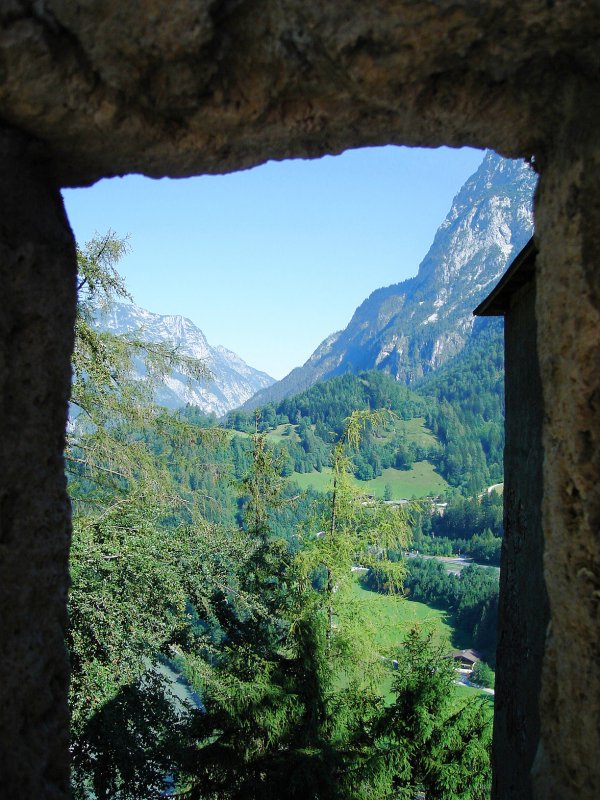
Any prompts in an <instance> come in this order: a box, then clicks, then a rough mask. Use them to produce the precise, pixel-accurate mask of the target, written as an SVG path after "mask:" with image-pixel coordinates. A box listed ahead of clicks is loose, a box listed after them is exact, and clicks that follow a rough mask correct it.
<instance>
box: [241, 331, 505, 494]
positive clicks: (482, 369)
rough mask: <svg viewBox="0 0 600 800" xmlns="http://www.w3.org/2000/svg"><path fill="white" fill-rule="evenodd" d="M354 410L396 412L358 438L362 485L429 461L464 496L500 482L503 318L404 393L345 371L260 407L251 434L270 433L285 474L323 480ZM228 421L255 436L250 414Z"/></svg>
mask: <svg viewBox="0 0 600 800" xmlns="http://www.w3.org/2000/svg"><path fill="white" fill-rule="evenodd" d="M356 409H371V410H375V409H388V410H390V411H392V412H393V415H394V416H393V419H391V420H390V421H388V424H387V426H386V427H385V428H380V429H374V428H369V429H368V430H366V431H365V433H364V435H363V437H362V440H361V443H360V445H359V447H358V448H357V451H356V452H355V453H354V454H353V456H352V465H353V466H352V471H353V474H354V475H355V477H356V478H357V479H358V480H359V481H363V482H366V481H371V480H373V479H377V478H380V477H382V476H383V475H384V473H385V475H386V477H387V478H388V479H389V478H390V475H392V473H390V472H387V471H388V470H396V471H405V472H407V471H410V470H411V469H413V468H414V465H415V464H422V463H424V462H427V463H429V464H431V465H432V466H433V467H434V468H435V471H436V472H437V473H438V474H439V475H440V476H441V477H442V478H443V479H444V481H446V482H447V484H449V485H450V486H454V487H457V488H460V489H461V490H462V491H464V492H465V493H466V494H470V495H472V494H474V493H476V492H479V491H482V490H483V489H484V488H485V487H487V486H489V485H491V484H494V483H499V482H501V481H502V479H503V478H502V452H503V447H504V354H503V334H502V323H501V321H500V320H478V321H477V323H476V325H475V328H474V333H473V336H472V337H471V339H470V340H469V342H468V344H467V346H466V347H465V349H464V350H463V351H462V352H461V353H460V354H459V355H458V356H457V357H456V358H454V359H453V360H451V361H450V362H449V363H448V364H447V365H445V366H444V367H442V368H441V369H439V370H438V371H436V372H435V373H431V374H430V375H428V376H427V377H426V378H424V379H423V380H421V381H420V382H419V383H417V384H415V385H414V386H413V387H411V388H408V387H406V386H404V385H403V384H401V383H399V382H398V381H395V380H394V379H393V378H392V377H391V376H389V375H387V374H385V373H382V372H378V371H375V370H371V371H369V372H363V373H359V374H358V375H354V374H350V373H348V374H346V375H343V376H339V377H335V378H331V379H329V380H327V381H322V382H319V383H316V384H315V385H314V386H312V387H311V388H310V389H307V390H306V391H304V392H301V393H300V394H297V395H294V396H292V397H288V398H285V399H283V400H281V401H280V402H279V403H270V404H267V405H266V406H262V407H261V408H259V409H258V410H257V411H258V414H259V417H258V428H259V430H261V431H266V432H269V433H270V436H271V440H272V442H273V444H276V445H277V446H278V447H279V448H280V449H281V452H282V454H283V458H284V462H285V465H286V467H285V468H286V469H287V470H288V472H289V473H290V474H292V473H300V474H303V473H310V472H313V471H316V472H319V473H321V472H322V471H323V469H324V468H326V467H327V466H329V461H330V455H329V453H330V450H331V444H332V442H334V441H335V440H336V437H338V436H339V435H340V434H341V432H342V429H343V424H344V419H345V418H346V417H347V416H348V415H349V414H350V413H351V412H352V411H353V410H356ZM225 424H226V426H227V427H229V428H232V429H234V430H237V431H240V432H246V433H247V432H250V431H252V430H253V429H254V426H255V414H254V413H253V412H247V411H244V410H242V409H240V410H237V411H234V412H231V413H230V414H229V415H228V416H227V418H226V422H225ZM292 477H293V476H292ZM392 484H393V481H392ZM392 484H390V485H392ZM365 491H368V489H367V488H365ZM427 493H428V492H425V494H427ZM429 494H439V490H438V491H432V492H429ZM408 496H409V497H410V496H411V495H410V494H409V495H408ZM388 499H392V498H391V497H390V498H388ZM394 499H400V498H399V497H394Z"/></svg>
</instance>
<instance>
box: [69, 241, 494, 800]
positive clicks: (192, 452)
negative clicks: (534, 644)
mask: <svg viewBox="0 0 600 800" xmlns="http://www.w3.org/2000/svg"><path fill="white" fill-rule="evenodd" d="M122 247H123V245H122V242H120V241H119V240H117V239H111V238H110V237H109V238H107V239H105V240H102V241H99V240H93V241H92V242H90V243H89V245H88V247H87V248H86V249H85V250H80V251H79V253H78V260H79V267H80V281H79V286H80V303H79V310H78V319H77V329H76V346H75V355H74V364H73V367H74V383H73V394H72V403H73V407H74V413H73V415H72V423H71V426H70V430H69V436H68V443H67V449H66V463H67V473H68V479H69V492H70V495H71V499H72V503H73V511H74V514H73V548H72V560H71V576H72V587H71V592H70V599H69V614H70V628H69V633H68V638H67V646H68V650H69V655H70V660H71V670H72V682H71V696H70V703H71V714H72V760H73V771H72V790H73V795H74V797H75V798H76V799H77V800H92V798H98V800H100V798H102V800H106V799H108V798H110V799H111V800H112V799H113V798H114V800H147V798H149V797H154V796H157V797H158V796H165V795H172V794H176V795H178V796H181V797H182V798H188V799H189V800H195V799H196V798H197V800H209V799H212V800H220V799H223V800H234V799H235V800H238V799H239V800H241V799H242V798H244V800H246V798H249V799H250V800H253V799H254V800H268V799H269V798H273V797H282V796H286V797H289V798H290V800H294V799H295V798H298V800H301V799H302V800H304V798H306V797H312V798H315V800H361V798H362V799H363V800H367V799H368V800H387V798H389V797H391V796H395V795H399V796H406V797H413V796H416V795H418V794H425V795H427V796H431V797H436V796H438V797H441V798H445V800H483V798H485V797H486V796H487V794H488V792H489V780H490V765H489V748H490V737H491V721H490V716H489V709H488V707H487V704H486V703H484V702H481V701H478V700H472V701H470V702H465V699H464V698H461V696H460V695H458V694H457V693H456V692H455V689H454V680H455V673H454V669H453V666H452V664H451V662H450V661H448V659H446V658H444V655H445V653H446V651H445V650H444V649H443V648H442V649H441V648H440V646H436V645H435V644H434V642H433V639H432V637H431V636H430V635H428V634H427V633H426V632H422V631H418V630H416V629H415V630H412V631H410V632H408V633H407V634H406V635H404V636H399V635H398V633H397V632H396V634H395V636H394V635H393V636H392V637H391V638H389V639H388V640H387V644H386V645H385V647H382V645H381V640H380V639H377V638H376V636H375V633H376V631H375V629H374V626H373V625H372V624H371V621H370V619H369V614H368V611H366V609H365V605H364V604H361V603H357V601H356V591H355V588H356V582H355V578H354V572H353V569H352V568H353V566H354V564H355V562H356V560H357V559H358V560H359V561H360V562H361V563H362V564H364V565H366V566H367V567H375V566H377V567H379V568H385V569H386V570H387V574H388V584H389V585H390V587H392V588H395V589H400V588H401V587H402V584H403V581H404V579H405V577H406V566H405V564H404V563H403V561H402V560H400V561H398V560H396V556H394V554H398V553H402V552H405V551H406V549H407V548H408V547H409V545H410V540H411V526H412V524H413V522H414V520H415V519H416V517H415V516H414V515H415V514H416V513H417V511H418V508H420V506H415V509H411V508H408V507H405V506H404V505H400V504H386V503H382V502H377V501H376V500H369V501H368V502H365V499H364V495H363V494H360V493H357V492H356V491H355V489H354V488H353V476H352V473H353V472H356V471H357V470H358V469H361V468H362V467H363V465H368V466H370V463H371V462H370V461H369V459H370V458H373V459H374V458H375V456H377V457H379V458H380V457H381V455H380V453H381V454H386V453H387V454H388V455H389V457H390V458H392V457H397V453H396V451H395V447H396V444H398V446H400V445H402V444H403V443H404V444H405V445H406V446H405V450H406V451H407V453H408V455H409V457H410V455H411V454H412V453H413V450H416V448H418V446H422V448H423V451H424V452H425V451H427V453H429V450H427V448H428V447H430V445H431V442H432V441H433V442H434V444H435V440H434V439H433V436H432V434H431V433H427V432H423V431H421V433H420V434H419V436H421V437H422V440H423V442H424V443H423V444H422V445H419V444H418V441H417V440H418V438H419V437H418V436H417V435H416V434H415V433H414V431H412V432H410V431H409V427H410V423H411V422H412V421H413V420H414V419H421V418H420V417H414V416H413V415H414V414H415V413H421V412H423V413H424V412H425V408H424V407H423V406H422V403H423V402H425V401H424V400H423V398H419V397H418V396H416V395H413V393H411V392H409V391H408V390H406V389H402V388H401V387H399V386H398V385H397V384H396V383H394V381H391V380H390V379H389V378H385V376H380V375H375V376H371V375H370V374H366V375H364V376H362V377H359V378H353V379H352V380H351V381H347V382H344V380H343V379H341V383H340V385H339V386H334V390H335V391H336V393H337V390H338V389H342V388H343V391H341V396H342V397H343V398H344V402H343V403H342V405H341V406H339V407H336V408H335V409H334V410H333V411H332V412H326V410H325V407H326V405H327V402H328V400H329V399H331V396H330V395H329V394H328V392H329V391H330V389H331V387H329V388H325V389H324V390H323V391H322V392H321V393H320V394H319V392H320V391H321V390H317V391H315V393H314V394H313V395H311V396H310V397H305V398H301V399H300V401H299V402H298V403H297V404H293V405H290V406H288V407H287V410H288V412H289V413H290V414H292V416H293V417H294V419H293V420H289V417H288V414H287V412H285V413H284V411H283V410H281V409H279V408H272V409H265V411H264V415H263V416H262V417H259V418H258V419H257V418H254V420H251V419H248V418H245V419H243V418H241V417H240V418H238V419H237V421H236V424H237V425H238V427H244V426H245V428H246V430H242V431H235V430H233V429H232V428H228V429H225V428H223V427H222V426H220V425H218V424H217V421H216V419H215V418H214V417H212V418H205V417H201V416H200V414H199V412H198V410H197V409H193V408H188V409H186V410H185V411H183V412H182V413H180V414H173V413H168V412H166V411H165V410H164V409H162V408H161V407H160V406H159V405H157V404H156V402H155V400H154V397H153V380H152V377H153V376H154V377H156V378H158V379H160V378H161V376H164V375H165V374H166V373H168V371H169V370H170V369H172V368H173V367H176V368H177V369H179V370H181V371H185V372H186V373H188V374H190V375H192V376H194V375H199V374H201V373H202V371H203V369H204V365H202V364H198V363H197V362H194V361H193V360H191V359H189V358H185V357H182V356H181V355H180V354H178V353H176V352H174V351H173V350H172V349H170V348H168V347H166V346H165V345H164V344H163V343H158V344H156V345H153V346H151V347H149V345H148V343H147V342H140V341H136V340H135V339H132V338H123V337H119V336H115V335H114V334H112V333H110V332H107V331H99V330H97V329H96V328H95V327H94V326H93V324H92V317H91V315H92V309H93V307H94V305H95V304H96V302H97V300H98V298H99V297H100V298H104V299H107V300H110V298H111V297H113V296H115V295H116V296H119V295H121V294H122V293H123V292H124V287H123V285H122V282H121V280H120V278H119V276H118V273H117V272H116V269H115V264H116V263H117V262H118V259H119V257H120V255H121V253H122ZM136 358H138V359H139V358H142V359H144V362H145V371H144V374H145V375H146V378H145V379H144V380H139V378H138V377H137V375H136V372H135V369H134V364H133V361H134V359H136ZM344 403H347V405H344ZM356 403H358V405H359V407H358V408H351V406H353V405H354V404H356ZM303 408H304V410H305V411H306V412H307V413H303V412H302V409H303ZM309 409H310V414H311V415H314V417H315V420H314V421H313V418H312V416H309V415H308V410H309ZM346 410H349V413H347V415H346V416H345V418H344V417H343V416H342V414H344V413H345V412H346ZM294 415H295V416H294ZM298 415H299V416H298ZM282 420H288V421H287V422H284V423H283V428H284V429H283V430H280V429H281V427H282ZM242 423H243V424H242ZM317 424H319V426H320V427H319V431H318V432H317ZM273 425H275V427H273ZM252 426H253V427H252ZM402 426H406V430H404V429H403V427H402ZM420 426H421V427H422V422H421V423H420ZM287 428H289V431H288V430H287ZM409 433H410V435H409ZM411 437H412V438H411ZM313 438H314V441H313ZM286 439H290V440H292V439H293V440H294V444H297V445H298V448H299V450H301V451H302V453H303V454H304V456H303V458H305V457H306V456H308V455H310V457H311V458H316V451H317V450H318V449H319V448H321V447H322V448H324V451H323V454H322V456H323V458H325V457H326V458H327V459H328V467H327V469H328V470H329V474H330V478H331V487H330V490H329V491H326V492H321V493H310V492H309V493H304V492H300V491H298V489H297V487H295V486H294V483H293V481H291V480H290V477H291V473H290V464H289V462H290V460H291V458H292V455H291V453H292V452H293V449H292V450H289V449H288V447H287V445H286V444H285V443H284V444H281V442H282V441H284V440H286ZM409 440H410V441H409ZM409 445H410V446H409ZM431 447H433V445H431ZM437 447H438V445H437V444H435V448H437ZM435 448H434V449H435ZM386 457H387V456H386ZM303 463H304V462H303ZM394 597H395V598H396V599H395V602H396V603H397V604H398V609H399V610H400V608H401V605H402V603H403V602H404V601H403V600H402V599H401V595H400V594H397V595H394ZM392 665H395V666H396V669H393V670H392Z"/></svg>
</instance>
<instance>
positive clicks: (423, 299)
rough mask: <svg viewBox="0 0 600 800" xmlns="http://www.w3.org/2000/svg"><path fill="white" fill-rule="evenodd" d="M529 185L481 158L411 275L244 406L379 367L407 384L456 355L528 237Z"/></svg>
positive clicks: (529, 174)
mask: <svg viewBox="0 0 600 800" xmlns="http://www.w3.org/2000/svg"><path fill="white" fill-rule="evenodd" d="M535 184H536V175H535V173H534V172H533V170H532V169H531V168H530V167H529V166H528V165H527V164H526V163H525V162H523V161H510V160H507V159H504V158H502V157H501V156H499V155H497V154H496V153H493V152H487V153H486V154H485V156H484V158H483V160H482V162H481V164H480V166H479V168H478V169H477V170H476V172H475V173H474V174H473V175H472V176H471V177H470V178H469V179H468V180H467V181H466V182H465V184H464V185H463V186H462V188H461V189H460V191H459V192H458V194H457V195H456V197H455V198H454V200H453V202H452V206H451V208H450V210H449V212H448V214H447V216H446V218H445V219H444V221H443V222H442V223H441V225H440V227H439V228H438V230H437V233H436V234H435V237H434V240H433V243H432V245H431V247H430V249H429V251H428V253H427V254H426V256H425V258H424V259H423V261H422V262H421V264H420V265H419V269H418V272H417V274H416V275H415V277H413V278H409V279H408V280H405V281H403V282H401V283H396V284H393V285H392V286H387V287H384V288H381V289H376V290H375V291H374V292H373V293H372V294H371V295H370V296H369V297H368V298H367V299H366V300H365V301H364V302H363V303H361V305H360V306H359V307H358V308H357V309H356V311H355V312H354V314H353V316H352V319H351V320H350V322H349V323H348V326H347V327H346V328H345V330H343V331H341V332H339V333H336V334H333V335H332V336H329V337H328V338H327V339H326V340H325V341H324V342H322V343H321V345H319V347H318V348H317V349H316V350H315V352H314V353H313V354H312V355H311V356H310V358H309V359H308V361H307V362H306V363H305V364H304V366H303V367H299V368H296V369H295V370H293V371H292V372H291V373H290V374H289V375H288V376H286V377H285V378H284V379H283V380H282V381H279V382H278V383H276V384H274V385H273V386H271V387H269V388H268V389H266V390H264V391H262V392H260V393H259V394H258V395H257V396H256V397H254V398H252V399H251V400H250V401H249V402H248V403H247V404H246V407H247V408H249V407H254V406H256V405H260V404H262V403H265V402H269V401H271V400H279V399H281V398H283V397H285V396H287V395H289V394H293V393H294V392H296V391H300V390H301V389H305V388H307V387H308V386H311V385H312V384H313V383H315V382H316V381H318V380H324V379H326V378H329V377H332V376H333V375H339V374H341V373H343V372H347V371H352V372H356V371H360V370H364V369H373V368H377V369H382V370H385V371H386V372H389V373H390V374H392V375H393V376H394V377H395V378H396V379H397V380H399V381H403V382H406V383H411V382H413V381H415V380H418V379H419V378H420V377H422V376H423V375H424V374H425V373H427V372H430V371H432V370H435V369H437V368H438V367H439V366H441V365H442V364H443V363H445V362H446V361H448V359H450V358H452V357H453V356H454V355H456V354H457V353H459V352H460V351H461V350H462V348H463V347H464V346H465V344H466V342H467V340H468V338H469V336H470V334H471V331H472V327H473V316H472V310H473V308H475V306H476V305H478V303H479V302H480V301H481V300H482V299H483V298H484V297H485V295H486V294H487V293H488V292H489V291H490V290H491V288H492V286H493V285H494V284H495V283H496V282H497V280H498V279H499V278H500V276H501V275H502V273H503V272H504V271H505V269H506V267H507V266H508V264H509V263H510V261H511V260H512V259H513V257H514V256H515V255H516V254H517V253H518V252H519V250H521V248H522V247H523V246H524V245H525V244H526V242H527V241H528V239H529V238H530V237H531V235H532V233H533V217H532V205H533V192H534V189H535Z"/></svg>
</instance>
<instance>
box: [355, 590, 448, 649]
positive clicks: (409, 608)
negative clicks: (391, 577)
mask: <svg viewBox="0 0 600 800" xmlns="http://www.w3.org/2000/svg"><path fill="white" fill-rule="evenodd" d="M352 590H353V594H354V597H355V598H356V600H358V601H359V602H360V603H361V605H363V606H364V604H367V605H368V609H369V611H368V616H369V621H370V622H371V624H372V625H373V627H374V628H375V629H376V631H377V634H376V637H375V641H376V644H377V646H378V647H380V648H381V649H382V651H384V652H385V653H387V652H388V651H389V650H392V649H393V648H395V647H397V646H398V645H399V643H400V642H401V641H402V639H403V638H404V637H405V635H406V634H407V633H408V632H409V631H410V629H411V628H414V627H415V626H416V625H417V626H419V627H420V628H421V629H422V630H423V631H426V632H427V633H432V634H433V638H434V641H435V642H436V643H437V644H439V645H440V646H441V647H444V648H445V649H448V650H451V649H452V640H453V636H454V629H453V627H452V625H451V622H450V620H449V617H448V614H447V612H445V611H442V610H440V609H437V608H430V607H429V606H427V605H425V603H416V602H413V601H412V600H406V599H404V598H402V597H399V596H398V595H396V596H393V595H386V594H380V593H379V592H371V591H369V590H368V589H363V587H362V586H361V585H360V583H359V582H358V579H357V580H356V582H355V584H354V585H353V587H352Z"/></svg>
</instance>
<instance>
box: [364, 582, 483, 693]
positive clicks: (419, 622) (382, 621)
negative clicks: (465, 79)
mask: <svg viewBox="0 0 600 800" xmlns="http://www.w3.org/2000/svg"><path fill="white" fill-rule="evenodd" d="M352 591H353V595H354V597H355V599H356V600H357V601H358V602H360V603H361V605H363V608H364V604H366V605H367V607H368V612H367V613H368V618H369V622H370V624H372V625H373V627H374V629H375V630H376V635H375V644H376V647H377V648H378V649H380V650H381V654H382V655H384V656H388V657H392V658H393V657H394V650H396V649H397V648H398V647H399V646H400V643H401V642H402V640H403V639H404V637H405V636H406V634H407V633H408V632H409V631H410V630H411V628H414V627H415V626H418V627H419V628H420V629H421V630H422V631H423V632H427V633H431V634H432V635H433V641H434V642H435V643H436V644H437V645H439V646H440V647H441V648H442V649H443V650H444V651H448V652H450V651H451V650H454V649H463V648H467V647H469V646H471V645H472V642H469V641H468V639H466V638H465V636H464V634H463V633H462V632H461V631H459V630H456V629H455V628H454V627H453V625H452V618H451V617H450V615H449V614H448V613H447V612H445V611H442V610H440V609H437V608H430V607H429V606H427V605H425V604H424V603H417V602H414V601H412V600H406V599H404V598H400V597H397V596H396V597H393V596H390V595H385V594H379V593H378V592H371V591H369V590H368V589H363V588H362V586H361V585H360V583H359V579H358V576H357V578H356V581H355V583H354V584H353V586H352ZM392 682H393V672H391V673H390V674H389V675H386V676H385V678H384V679H383V682H382V684H381V690H382V692H383V694H384V696H385V697H386V699H387V700H388V701H389V702H391V701H392V700H393V695H392V693H391V687H392ZM455 689H456V697H457V700H458V701H459V702H460V703H463V702H467V701H468V700H470V699H471V698H472V697H484V698H485V699H486V700H487V701H488V702H489V703H490V706H493V702H494V700H493V696H491V695H489V694H486V693H485V692H482V691H481V690H480V689H477V688H476V687H471V686H464V685H457V686H456V687H455Z"/></svg>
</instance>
